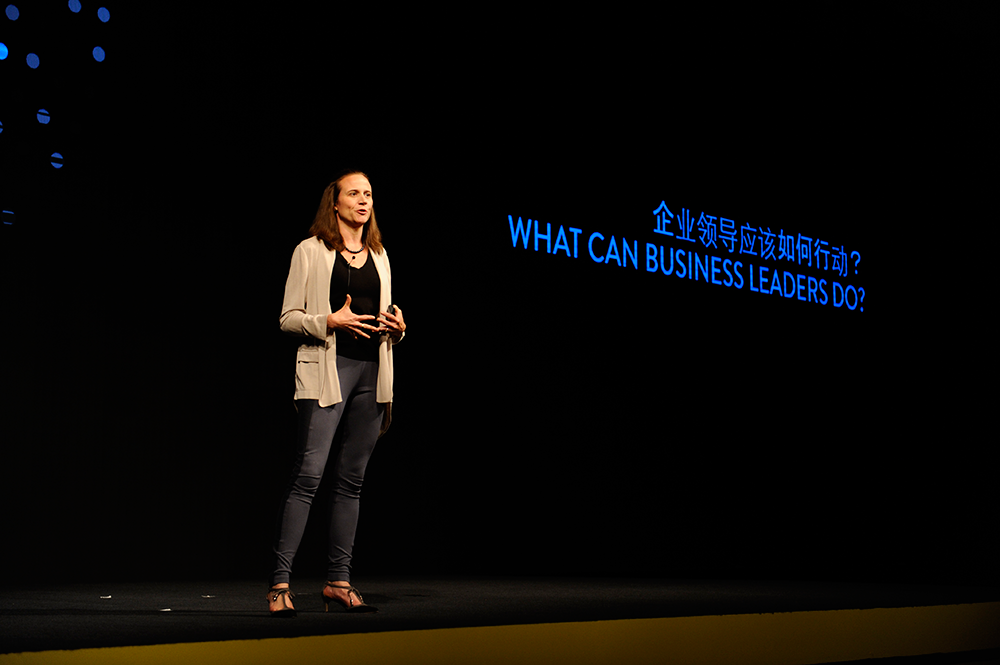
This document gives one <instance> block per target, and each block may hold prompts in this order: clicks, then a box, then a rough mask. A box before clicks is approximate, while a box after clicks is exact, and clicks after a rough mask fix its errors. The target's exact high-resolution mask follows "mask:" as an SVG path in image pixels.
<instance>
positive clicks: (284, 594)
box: [267, 587, 295, 619]
mask: <svg viewBox="0 0 1000 665" xmlns="http://www.w3.org/2000/svg"><path fill="white" fill-rule="evenodd" d="M294 597H295V594H294V593H292V592H291V590H290V589H289V588H288V587H281V588H277V587H274V588H272V589H269V590H268V592H267V607H268V609H269V610H270V611H271V616H273V617H281V618H283V619H284V618H291V617H293V616H295V608H294V607H293V606H292V598H294ZM279 599H280V607H279V609H275V607H278V606H279Z"/></svg>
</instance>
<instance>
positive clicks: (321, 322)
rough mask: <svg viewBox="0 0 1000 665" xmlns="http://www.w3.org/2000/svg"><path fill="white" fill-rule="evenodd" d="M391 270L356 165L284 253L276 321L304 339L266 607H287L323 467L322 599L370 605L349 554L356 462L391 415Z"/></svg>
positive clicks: (360, 469) (397, 328) (277, 612)
mask: <svg viewBox="0 0 1000 665" xmlns="http://www.w3.org/2000/svg"><path fill="white" fill-rule="evenodd" d="M391 275H392V274H391V271H390V270H389V259H388V256H387V255H386V252H385V249H384V248H383V247H382V237H381V234H380V233H379V229H378V225H377V224H376V223H375V211H374V209H373V207H372V187H371V183H370V182H369V180H368V177H367V176H366V175H365V174H364V173H361V172H358V171H354V172H349V173H346V174H344V175H342V176H340V177H339V178H337V179H336V180H335V181H334V182H332V183H330V185H329V186H328V187H327V188H326V190H325V191H324V192H323V198H322V200H321V202H320V207H319V210H318V211H317V213H316V219H315V220H314V221H313V225H312V228H310V237H309V238H308V239H307V240H304V241H302V242H301V243H300V244H299V245H298V246H297V247H296V248H295V251H294V252H293V254H292V263H291V268H290V269H289V271H288V281H287V282H286V284H285V298H284V303H283V304H282V307H281V321H280V323H281V329H282V330H283V331H284V332H286V333H289V334H291V335H295V336H299V337H303V338H304V341H303V342H302V345H301V346H299V348H298V351H297V354H296V363H295V404H296V409H297V411H298V434H297V456H296V461H295V465H294V467H293V470H292V475H291V481H290V484H289V488H288V491H287V493H286V494H285V497H284V503H283V505H282V509H281V513H280V515H279V519H278V529H277V536H276V542H275V545H274V553H275V568H274V572H273V573H272V574H271V578H270V589H269V590H268V593H267V600H268V609H269V611H270V613H271V615H272V616H280V617H287V616H295V608H294V605H293V603H292V598H293V594H292V592H291V591H290V589H289V577H290V575H291V570H292V560H293V559H294V557H295V553H296V551H297V550H298V547H299V543H300V542H301V540H302V534H303V531H304V530H305V526H306V520H307V518H308V516H309V510H310V508H311V506H312V501H313V498H314V497H315V496H316V490H317V489H318V488H319V484H320V480H321V479H322V478H323V474H324V470H326V469H329V473H331V474H332V478H330V480H331V481H332V488H331V489H332V506H331V510H330V524H329V567H328V571H327V582H326V585H325V586H324V587H323V589H322V596H323V602H324V605H325V606H326V609H327V610H329V609H330V603H331V602H332V603H335V604H339V605H340V606H342V607H343V608H344V609H346V610H347V611H349V612H373V611H376V608H374V607H373V606H371V605H367V604H365V602H364V599H363V598H362V597H361V593H360V592H359V591H358V590H357V589H355V588H354V587H353V586H352V585H351V554H352V550H353V548H354V533H355V529H356V527H357V523H358V504H359V499H360V492H361V483H362V481H363V480H364V475H365V467H366V466H367V465H368V459H369V457H370V456H371V454H372V450H373V449H374V448H375V442H376V441H377V440H378V438H379V436H380V435H381V434H382V433H384V432H385V430H386V428H388V426H389V420H390V416H391V407H392V376H393V374H392V347H393V345H394V344H396V343H398V342H399V341H400V340H402V339H403V335H404V332H405V330H406V324H405V323H404V321H403V313H402V311H401V310H400V309H399V307H396V306H394V305H393V303H392V276H391ZM338 430H339V431H340V436H337V437H336V444H337V445H334V440H335V436H336V435H337V433H338Z"/></svg>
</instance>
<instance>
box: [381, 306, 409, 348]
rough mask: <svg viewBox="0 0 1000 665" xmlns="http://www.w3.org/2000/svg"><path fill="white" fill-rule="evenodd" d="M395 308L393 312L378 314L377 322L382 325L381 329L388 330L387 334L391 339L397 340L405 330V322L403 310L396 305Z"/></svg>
mask: <svg viewBox="0 0 1000 665" xmlns="http://www.w3.org/2000/svg"><path fill="white" fill-rule="evenodd" d="M395 309H396V313H395V314H390V313H389V312H382V313H381V314H379V317H378V320H379V323H381V324H382V325H383V326H384V328H383V331H388V332H389V336H390V337H392V341H394V342H398V341H399V340H401V339H402V338H403V333H404V332H406V322H405V321H403V310H401V309H400V308H399V307H398V306H396V307H395Z"/></svg>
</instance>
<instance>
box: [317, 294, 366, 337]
mask: <svg viewBox="0 0 1000 665" xmlns="http://www.w3.org/2000/svg"><path fill="white" fill-rule="evenodd" d="M374 319H375V317H374V316H372V315H371V314H355V313H354V312H352V311H351V295H350V294H348V295H347V300H345V301H344V306H343V307H341V308H340V309H339V310H337V311H336V312H334V313H333V314H328V315H327V317H326V327H327V329H328V330H346V331H348V332H350V333H351V334H352V335H354V336H355V337H357V336H358V335H361V336H362V337H370V335H368V334H367V333H365V331H366V330H370V331H372V332H375V331H377V330H378V329H377V328H375V326H372V325H369V324H367V323H365V321H372V320H374Z"/></svg>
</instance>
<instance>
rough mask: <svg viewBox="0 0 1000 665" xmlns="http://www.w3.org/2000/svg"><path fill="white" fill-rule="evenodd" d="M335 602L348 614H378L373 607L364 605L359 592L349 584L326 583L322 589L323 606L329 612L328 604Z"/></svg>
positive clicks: (376, 609)
mask: <svg viewBox="0 0 1000 665" xmlns="http://www.w3.org/2000/svg"><path fill="white" fill-rule="evenodd" d="M331 602H336V603H340V605H341V606H342V607H343V608H344V609H345V610H347V611H348V612H378V608H377V607H374V606H373V605H366V604H365V600H364V598H362V597H361V592H360V591H358V590H357V589H355V588H354V587H353V586H351V583H350V582H327V583H326V586H325V587H323V604H324V605H325V606H326V611H327V612H329V611H330V603H331Z"/></svg>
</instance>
